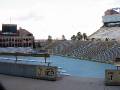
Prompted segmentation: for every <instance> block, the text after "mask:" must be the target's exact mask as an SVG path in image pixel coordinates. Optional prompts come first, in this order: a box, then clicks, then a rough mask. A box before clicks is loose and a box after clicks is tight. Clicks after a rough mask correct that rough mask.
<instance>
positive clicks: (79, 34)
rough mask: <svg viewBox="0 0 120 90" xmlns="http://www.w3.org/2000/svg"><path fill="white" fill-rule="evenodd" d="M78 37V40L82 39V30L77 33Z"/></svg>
mask: <svg viewBox="0 0 120 90" xmlns="http://www.w3.org/2000/svg"><path fill="white" fill-rule="evenodd" d="M76 38H77V40H82V38H83V36H82V34H81V32H78V33H77V36H76Z"/></svg>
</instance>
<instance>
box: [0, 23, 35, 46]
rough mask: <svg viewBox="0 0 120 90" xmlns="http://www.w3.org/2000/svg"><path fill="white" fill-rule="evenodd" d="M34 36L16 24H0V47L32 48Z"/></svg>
mask: <svg viewBox="0 0 120 90" xmlns="http://www.w3.org/2000/svg"><path fill="white" fill-rule="evenodd" d="M33 43H34V36H33V34H32V33H30V32H29V31H27V30H25V29H22V28H19V29H18V30H17V25H16V24H2V31H1V32H0V47H33Z"/></svg>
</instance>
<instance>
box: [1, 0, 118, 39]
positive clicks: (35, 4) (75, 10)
mask: <svg viewBox="0 0 120 90" xmlns="http://www.w3.org/2000/svg"><path fill="white" fill-rule="evenodd" d="M119 6H120V0H0V23H1V24H3V23H4V24H6V23H13V24H18V27H22V28H24V29H27V30H28V31H30V32H32V33H33V34H34V36H35V38H39V39H45V38H47V37H48V35H51V36H52V37H53V38H61V36H62V35H65V36H66V38H67V39H70V37H71V36H72V35H73V34H76V33H77V32H81V33H84V32H85V33H87V35H90V34H92V33H93V32H95V31H96V30H97V29H99V28H100V27H101V26H102V16H103V15H104V11H106V10H107V9H109V8H115V7H119ZM10 18H11V20H10ZM10 21H11V22H10ZM1 24H0V28H1Z"/></svg>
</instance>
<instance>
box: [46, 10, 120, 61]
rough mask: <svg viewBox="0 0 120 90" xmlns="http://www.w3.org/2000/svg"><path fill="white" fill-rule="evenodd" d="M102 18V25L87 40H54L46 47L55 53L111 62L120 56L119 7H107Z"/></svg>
mask: <svg viewBox="0 0 120 90" xmlns="http://www.w3.org/2000/svg"><path fill="white" fill-rule="evenodd" d="M118 11H119V12H118ZM102 19H103V26H102V27H101V28H100V29H99V30H97V31H96V32H94V33H93V34H91V35H90V36H89V37H88V40H86V41H84V40H74V41H72V40H56V41H54V42H52V43H51V44H49V45H47V48H46V49H48V50H49V51H50V53H51V54H55V55H63V56H69V57H74V58H79V59H88V60H94V61H99V62H107V63H112V61H113V60H115V58H120V8H112V9H108V10H107V11H105V15H104V16H103V17H102Z"/></svg>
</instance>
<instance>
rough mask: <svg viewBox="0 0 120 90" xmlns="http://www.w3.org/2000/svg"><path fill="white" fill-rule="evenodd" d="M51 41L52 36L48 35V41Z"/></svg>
mask: <svg viewBox="0 0 120 90" xmlns="http://www.w3.org/2000/svg"><path fill="white" fill-rule="evenodd" d="M51 42H52V36H50V35H49V36H48V43H51Z"/></svg>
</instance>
